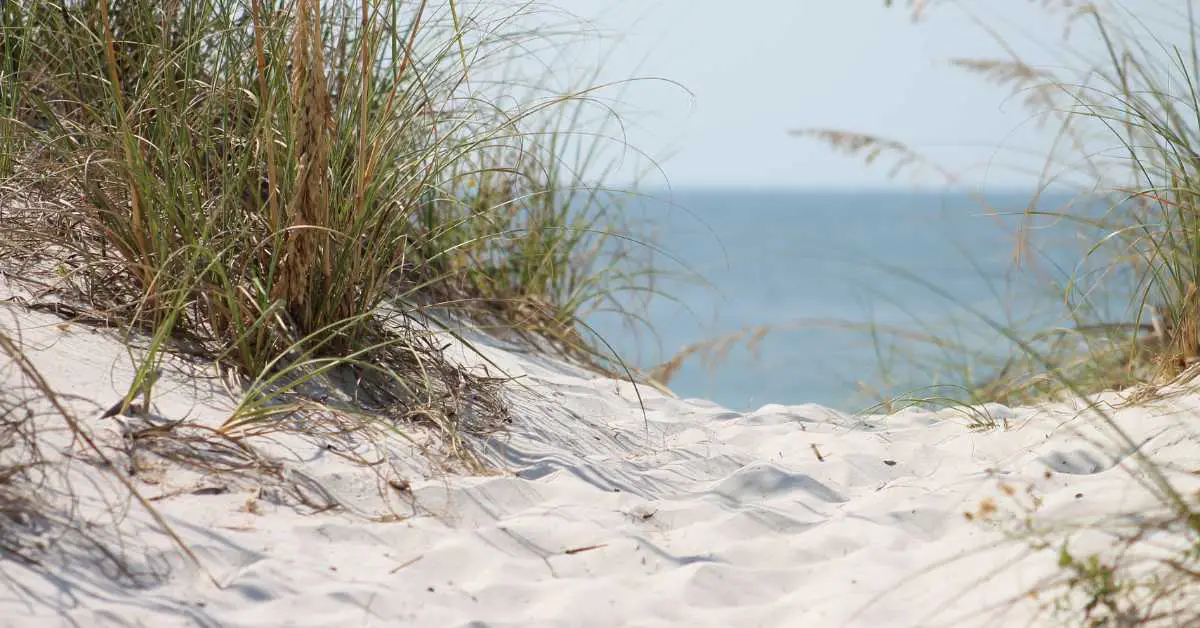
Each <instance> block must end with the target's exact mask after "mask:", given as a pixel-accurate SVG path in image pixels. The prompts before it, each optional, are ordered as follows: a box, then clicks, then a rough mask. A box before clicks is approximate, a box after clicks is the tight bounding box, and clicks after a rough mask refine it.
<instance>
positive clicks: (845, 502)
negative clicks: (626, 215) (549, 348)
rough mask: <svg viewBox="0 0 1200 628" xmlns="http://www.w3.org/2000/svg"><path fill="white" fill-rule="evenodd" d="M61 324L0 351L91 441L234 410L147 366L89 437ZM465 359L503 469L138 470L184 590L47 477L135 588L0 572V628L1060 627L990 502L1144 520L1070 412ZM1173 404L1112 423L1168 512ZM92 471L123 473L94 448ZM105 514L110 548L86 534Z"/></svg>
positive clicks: (74, 575) (19, 385)
mask: <svg viewBox="0 0 1200 628" xmlns="http://www.w3.org/2000/svg"><path fill="white" fill-rule="evenodd" d="M61 323H62V321H61V319H58V318H56V317H53V316H49V315H44V314H38V313H31V312H28V311H25V310H21V309H18V308H15V307H5V308H4V309H2V310H0V326H2V327H3V328H4V329H5V330H7V331H8V332H10V333H15V332H19V336H20V339H21V343H22V346H23V347H24V348H25V349H26V351H27V352H28V355H29V357H30V358H31V359H32V360H33V361H34V362H35V363H36V365H37V366H38V367H39V368H40V369H41V371H42V372H43V374H44V375H45V376H46V377H47V378H48V380H49V382H50V384H51V385H52V386H53V387H54V388H55V389H56V390H58V391H59V392H61V393H63V394H64V395H65V399H66V400H67V401H68V402H69V405H70V406H71V408H72V409H73V410H74V411H75V412H76V413H77V414H78V415H79V417H80V418H81V420H82V422H83V423H84V424H85V425H86V426H87V427H88V428H89V429H91V430H93V431H94V432H95V433H96V434H97V437H98V438H99V439H101V440H102V441H104V442H106V443H110V444H113V445H118V446H125V447H126V449H128V448H129V446H128V443H126V444H125V445H121V443H122V440H121V438H120V434H121V431H122V425H125V428H124V429H125V430H126V432H128V431H129V430H131V429H133V427H136V425H134V424H137V423H138V422H139V421H141V422H143V427H145V424H153V423H154V422H155V421H159V422H163V421H173V420H179V419H181V418H185V417H186V418H189V419H190V420H192V421H196V422H199V423H207V424H212V425H215V424H219V423H220V422H221V421H222V420H223V419H224V418H225V417H226V416H227V415H228V412H229V409H230V408H231V407H232V404H233V400H232V399H231V398H230V397H229V396H228V394H227V393H226V392H224V391H223V390H222V388H221V386H220V385H219V384H217V383H216V382H215V381H214V380H209V379H205V376H204V375H205V373H206V371H205V370H204V368H205V367H204V365H202V364H198V365H172V366H171V367H170V368H166V369H164V372H163V376H162V377H163V378H162V381H161V383H160V387H159V388H160V392H159V397H158V399H157V401H156V405H155V407H154V408H152V412H151V413H150V414H148V415H146V416H144V417H142V418H121V419H120V420H113V419H104V420H99V419H97V418H96V417H98V416H99V414H100V413H102V412H103V410H104V408H106V407H108V406H109V405H110V404H111V403H112V402H113V401H114V400H116V399H117V398H118V397H119V395H120V394H121V393H123V392H124V389H125V386H126V385H127V383H128V381H129V380H130V378H131V377H132V367H131V366H130V358H129V356H128V351H127V349H126V348H125V347H124V346H123V345H122V344H121V343H120V342H118V341H117V340H116V339H115V338H114V337H112V336H111V335H110V334H108V333H106V332H101V331H95V330H92V329H89V328H86V327H82V326H79V325H70V326H64V325H61ZM487 352H488V355H489V357H490V358H491V359H492V360H494V361H496V362H497V363H498V364H500V365H501V366H502V367H503V368H504V369H505V370H506V371H508V372H509V373H510V374H514V375H521V376H522V377H521V378H520V379H518V380H516V381H515V382H514V383H511V384H509V385H508V386H507V389H506V393H505V394H506V395H507V398H508V400H509V401H510V408H511V419H512V422H511V425H510V426H509V428H508V429H507V430H506V431H504V432H502V433H499V434H496V435H494V436H493V437H491V438H489V439H488V440H487V441H486V442H484V443H483V444H482V447H481V451H482V452H483V455H484V457H485V458H486V459H487V461H488V462H490V463H491V465H492V466H493V467H495V468H497V469H503V470H504V471H497V472H496V473H494V474H491V475H476V476H470V475H467V474H463V473H456V472H447V471H441V470H439V469H437V468H436V466H433V465H431V464H430V463H429V462H428V460H427V459H426V457H424V456H423V455H422V453H421V452H420V451H419V449H418V447H417V444H412V443H407V442H405V441H403V440H401V439H396V438H393V439H391V440H390V441H388V443H387V444H386V445H380V444H379V443H378V442H376V443H374V444H372V443H370V442H368V441H367V440H363V439H360V438H358V437H357V436H354V435H347V434H340V433H338V432H337V430H331V431H330V434H329V435H328V437H327V438H326V439H321V440H314V439H308V438H302V437H299V436H290V435H286V434H285V435H278V436H274V437H269V438H268V437H263V438H261V439H258V440H257V441H255V442H256V446H258V447H260V450H261V452H262V453H263V454H264V455H269V456H270V457H271V459H272V460H275V461H277V462H278V463H279V467H278V471H279V472H278V473H277V474H275V475H274V476H270V477H268V476H266V475H262V474H257V475H256V474H255V473H250V472H244V473H240V474H237V473H235V474H227V475H213V474H207V473H204V472H202V471H197V470H195V469H187V468H184V467H182V466H179V465H171V464H161V463H153V461H151V462H147V463H145V466H146V468H145V469H140V470H139V472H138V473H137V474H136V475H135V476H134V477H135V479H136V481H137V482H138V487H139V489H140V490H141V491H142V493H143V494H144V495H146V496H147V497H149V498H152V499H153V502H152V503H153V504H154V505H155V506H156V507H157V508H159V509H160V510H161V512H162V513H163V514H164V515H165V516H166V517H167V519H168V521H169V522H170V524H171V526H172V527H173V528H174V529H175V530H176V531H177V532H178V533H179V534H180V536H181V537H182V539H183V540H184V541H185V542H186V543H187V544H188V546H189V547H191V548H192V550H193V551H194V553H195V555H196V557H197V558H198V559H199V561H200V564H201V565H202V566H203V568H201V567H198V566H197V565H195V564H194V563H192V562H191V561H190V560H188V559H187V558H186V557H185V556H184V555H183V554H182V553H181V552H180V551H179V550H178V549H177V548H176V547H175V546H174V545H173V544H172V543H171V541H170V540H169V539H168V538H167V537H166V536H165V535H163V534H162V533H160V532H158V531H157V530H158V529H157V527H156V526H155V524H154V522H153V520H152V519H151V518H150V517H149V515H148V514H147V512H146V510H145V509H144V508H142V507H141V506H139V505H138V504H136V503H133V502H131V501H130V500H129V499H128V497H127V496H126V495H125V493H124V491H123V490H122V489H121V487H120V486H119V485H118V484H117V483H116V482H115V481H114V480H112V479H111V476H110V475H109V474H106V473H104V472H102V471H100V470H99V469H97V468H96V467H94V466H91V465H89V464H87V463H86V461H76V462H74V463H73V465H72V466H71V471H70V474H69V477H68V478H67V480H69V482H70V483H69V487H70V489H71V490H72V491H73V493H74V494H75V496H76V498H77V499H78V501H79V505H78V509H79V510H78V512H77V513H76V514H75V517H76V520H77V521H80V520H84V519H90V520H93V521H95V522H97V524H98V525H97V527H95V528H94V529H93V530H92V532H91V534H90V536H91V537H93V538H95V539H97V540H99V541H101V542H103V543H105V544H107V545H108V546H109V547H112V548H116V550H115V551H118V552H119V555H120V558H121V559H122V560H123V561H124V562H125V563H127V564H128V565H130V566H131V567H132V568H133V570H134V572H133V573H128V574H125V573H121V572H120V571H119V570H117V569H116V567H115V564H116V563H115V562H114V561H113V560H110V559H107V558H105V557H104V555H103V554H102V553H100V551H99V550H98V549H97V548H96V546H94V545H92V544H90V543H89V542H88V541H86V540H85V539H84V538H83V537H82V536H80V535H77V534H76V535H72V534H65V533H58V536H56V537H55V538H57V539H59V541H58V542H57V543H55V544H53V545H51V549H50V550H49V551H48V552H47V553H46V554H45V555H44V556H43V560H42V561H41V564H37V565H23V564H20V563H18V562H15V561H6V562H2V563H0V618H3V623H4V624H5V625H13V626H22V625H38V626H50V625H79V626H109V625H113V626H115V625H129V626H135V625H145V626H175V625H188V626H191V625H205V626H396V625H414V626H512V627H518V626H520V627H526V626H596V627H610V626H780V627H784V626H789V627H790V626H918V625H921V626H925V625H930V626H932V625H947V626H977V625H979V626H982V625H992V626H1011V625H1024V623H1025V622H1032V623H1033V624H1034V625H1048V626H1049V625H1060V624H1059V623H1058V622H1056V620H1055V619H1054V618H1053V616H1052V615H1048V614H1045V613H1042V614H1038V612H1037V611H1038V603H1037V602H1036V601H1033V600H1029V599H1027V598H1024V599H1023V598H1021V597H1020V596H1021V594H1022V593H1023V592H1024V591H1026V590H1027V589H1028V588H1029V587H1031V586H1033V585H1035V584H1036V583H1037V582H1038V581H1039V579H1041V578H1044V577H1047V576H1048V575H1052V574H1054V573H1055V571H1056V568H1055V552H1054V551H1053V550H1051V551H1048V552H1040V553H1032V552H1029V551H1028V548H1027V545H1025V544H1022V543H1019V542H1011V541H1008V542H1006V541H1005V539H1006V536H1005V534H1004V530H1006V529H1013V525H1015V521H1014V520H1013V519H1012V517H1011V516H1008V515H1006V514H1005V513H1007V512H1010V511H1012V509H1011V508H1009V506H1008V504H1009V503H1010V502H1011V500H1008V498H1007V497H1006V496H1005V495H1004V493H1003V489H1002V485H1004V486H1009V487H1012V488H1013V489H1014V490H1015V491H1016V495H1017V497H1018V498H1020V497H1023V496H1026V495H1027V493H1026V491H1027V490H1032V491H1033V493H1034V494H1036V495H1037V497H1038V498H1039V499H1040V500H1041V506H1040V509H1039V510H1038V518H1039V520H1041V521H1059V522H1088V521H1098V520H1099V518H1102V517H1108V516H1112V515H1114V514H1119V513H1132V514H1133V515H1137V516H1148V515H1149V514H1150V513H1152V512H1153V511H1154V510H1155V509H1156V501H1155V499H1154V498H1153V496H1152V495H1151V494H1150V493H1149V492H1148V491H1147V490H1145V489H1144V488H1142V487H1141V486H1140V485H1139V484H1138V483H1137V482H1136V481H1135V480H1134V477H1133V476H1132V475H1131V471H1135V467H1134V465H1133V464H1132V461H1131V458H1130V454H1131V452H1130V451H1128V448H1126V447H1123V446H1120V445H1118V444H1114V443H1112V442H1110V439H1107V438H1106V437H1105V436H1104V435H1103V433H1102V432H1100V431H1098V430H1097V429H1096V428H1094V427H1092V426H1091V425H1090V423H1089V422H1088V421H1087V420H1086V417H1081V416H1080V412H1079V411H1077V410H1076V409H1075V408H1074V407H1071V406H1069V405H1045V406H1041V407H1033V408H1014V409H1009V408H1004V407H1000V406H989V407H986V408H982V409H980V412H982V413H984V415H986V416H990V417H991V419H993V420H994V421H995V425H993V426H991V427H988V428H984V429H974V430H972V429H968V428H967V424H969V423H970V422H971V419H970V418H969V417H968V416H966V415H964V414H963V413H961V412H955V411H942V412H938V413H928V412H918V411H906V412H900V413H898V414H895V415H892V416H886V417H885V416H866V417H855V416H847V415H845V414H842V413H839V412H835V411H832V410H828V409H825V408H822V407H818V406H813V405H802V406H779V405H768V406H765V407H762V408H760V409H758V410H756V411H754V412H748V413H741V412H734V411H730V410H728V409H725V408H721V407H718V406H716V405H714V404H712V403H709V402H706V401H701V400H680V399H674V398H671V397H669V396H667V395H665V394H663V393H660V392H657V391H655V390H652V389H649V388H644V387H643V388H641V389H640V391H635V389H634V388H633V387H632V386H631V385H630V384H628V383H624V382H617V381H612V380H608V379H602V378H597V377H595V376H592V375H590V374H588V373H585V372H583V371H580V370H578V369H575V368H573V367H571V366H569V365H566V364H562V363H558V362H555V361H553V360H550V359H547V358H544V357H529V356H523V355H520V354H517V353H514V352H508V351H505V350H503V349H502V348H500V347H499V346H498V345H496V344H494V343H493V345H492V346H491V347H490V348H487ZM462 355H463V359H464V360H466V361H472V360H475V361H476V362H478V360H477V358H475V357H473V356H472V355H471V354H469V353H468V352H466V351H463V352H462ZM183 366H187V369H191V371H190V372H189V371H188V370H187V369H185V368H183ZM0 385H2V386H4V387H5V389H6V390H8V391H10V392H11V391H16V393H15V394H20V395H25V396H26V397H27V398H29V399H34V401H33V402H32V403H34V404H35V407H36V408H37V409H38V410H39V411H41V412H45V411H46V410H47V408H46V407H45V406H44V404H41V405H37V404H38V402H37V401H36V395H33V394H27V393H31V391H29V390H28V389H27V388H26V387H25V386H26V382H24V381H23V380H22V378H21V377H20V376H19V373H18V372H16V369H14V368H13V365H11V364H5V365H2V366H0ZM639 392H640V396H641V401H639V397H638V393H639ZM1106 400H1107V401H1109V402H1112V401H1115V400H1116V397H1115V396H1110V397H1107V398H1106ZM1198 405H1200V396H1196V395H1190V394H1179V395H1176V396H1173V397H1170V398H1168V399H1165V400H1163V401H1161V402H1157V403H1156V405H1155V406H1153V407H1149V406H1148V407H1136V408H1135V407H1131V408H1122V409H1120V410H1118V411H1117V417H1118V420H1119V421H1120V422H1121V424H1122V425H1123V426H1125V427H1126V428H1127V429H1128V430H1129V431H1130V433H1131V434H1132V435H1133V437H1134V439H1135V441H1136V442H1137V443H1139V445H1140V448H1141V451H1142V452H1143V453H1146V454H1149V455H1151V456H1154V457H1155V458H1156V459H1157V460H1159V461H1161V462H1163V463H1166V464H1169V465H1170V469H1169V470H1168V474H1169V475H1170V477H1171V478H1172V479H1173V480H1176V481H1177V482H1179V485H1180V486H1181V488H1183V489H1188V490H1191V489H1195V488H1196V486H1197V484H1198V483H1197V481H1196V480H1197V478H1196V477H1195V476H1194V475H1192V474H1191V473H1190V472H1191V471H1192V470H1194V469H1198V468H1200V447H1198V446H1197V440H1196V438H1195V434H1194V432H1193V431H1192V430H1191V429H1190V428H1189V427H1188V426H1187V420H1186V416H1187V415H1190V414H1191V413H1192V412H1194V411H1195V409H1196V407H1197V406H1198ZM319 418H320V417H319V416H312V417H310V418H309V420H319ZM39 420H41V421H42V422H43V423H44V426H45V429H46V430H52V429H53V426H55V425H61V423H60V422H56V421H57V419H55V418H54V417H53V416H51V415H50V414H49V413H46V414H45V416H44V417H43V418H42V419H39ZM131 426H132V427H131ZM416 439H417V441H418V444H419V443H421V442H428V436H427V435H421V434H420V433H417V434H416ZM43 440H44V442H45V443H46V444H47V448H48V450H54V449H56V448H57V449H63V448H65V446H66V444H67V436H66V434H65V432H63V431H62V430H61V429H58V431H57V432H54V431H47V432H45V433H44V434H43ZM351 452H353V453H358V454H361V455H363V456H364V457H370V456H378V457H379V458H378V459H382V460H385V461H386V463H387V464H382V465H377V466H376V467H372V468H365V467H363V466H362V465H357V464H354V463H352V462H350V461H348V460H347V459H346V458H345V457H344V456H343V455H341V454H347V453H351ZM47 455H50V456H51V457H53V454H52V453H50V454H47ZM112 455H113V456H114V458H113V459H114V460H119V461H121V464H130V459H129V457H128V456H126V455H125V454H122V453H121V452H120V451H119V450H118V449H113V454H112ZM135 457H136V456H135ZM381 469H385V470H386V472H384V471H381ZM1171 469H1173V470H1171ZM1135 475H1136V472H1135ZM65 482H66V480H57V481H56V480H53V479H51V480H50V484H47V485H46V486H45V487H44V488H43V489H41V490H44V491H45V495H46V496H47V497H51V498H53V499H59V500H60V503H61V499H62V498H60V497H58V496H57V493H56V492H55V491H62V490H65V488H66V487H67V486H68V484H66V483H65ZM1030 487H1032V488H1030ZM984 500H993V501H994V503H995V504H996V505H997V507H998V513H997V515H996V517H995V521H993V522H981V521H979V520H974V521H969V520H968V519H967V517H965V516H964V513H966V512H976V513H977V512H978V511H979V510H980V505H981V503H982V502H984ZM335 505H336V506H337V507H331V506H335ZM114 506H118V508H116V510H117V511H118V516H117V518H116V520H115V523H116V525H113V524H114V519H113V516H112V515H110V514H106V513H110V512H111V511H113V510H114ZM327 507H329V508H327ZM326 508H327V509H326ZM314 511H316V512H314ZM47 530H48V532H46V534H48V535H52V534H55V533H56V532H55V531H56V530H58V529H57V528H54V527H50V528H47ZM1109 542H1110V539H1108V538H1107V537H1106V536H1105V535H1104V534H1102V533H1100V532H1099V531H1092V532H1091V533H1090V535H1084V536H1083V537H1081V538H1079V539H1077V540H1076V541H1075V543H1077V544H1078V545H1077V546H1078V547H1079V549H1081V550H1086V549H1087V548H1089V547H1092V548H1094V549H1098V548H1103V547H1105V546H1106V545H1107V544H1109ZM209 575H211V579H210V577H209ZM214 580H215V582H214Z"/></svg>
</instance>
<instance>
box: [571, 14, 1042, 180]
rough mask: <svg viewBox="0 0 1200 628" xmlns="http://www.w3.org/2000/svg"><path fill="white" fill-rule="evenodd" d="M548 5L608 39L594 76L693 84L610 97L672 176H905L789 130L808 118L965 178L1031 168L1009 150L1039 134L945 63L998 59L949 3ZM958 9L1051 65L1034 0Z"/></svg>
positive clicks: (1006, 103)
mask: <svg viewBox="0 0 1200 628" xmlns="http://www.w3.org/2000/svg"><path fill="white" fill-rule="evenodd" d="M548 1H549V3H550V4H552V5H554V6H557V7H560V8H562V9H564V10H567V11H570V12H572V13H574V14H576V15H578V16H580V17H584V18H587V19H589V20H593V21H594V22H595V24H596V26H598V27H599V28H601V29H603V30H605V31H606V32H608V33H609V34H611V35H612V37H610V38H609V39H607V40H605V41H604V42H603V43H602V44H601V45H602V46H603V51H604V52H603V56H602V57H601V56H599V53H596V54H597V56H596V57H594V58H593V61H594V60H595V59H598V58H603V66H604V73H603V78H604V79H608V80H616V79H621V78H625V77H629V76H631V75H638V76H654V77H662V78H666V79H670V80H672V81H677V82H679V83H680V84H681V85H682V86H684V87H686V88H687V89H688V90H690V91H691V95H689V94H688V93H687V92H685V91H683V90H682V89H680V88H678V87H675V86H672V85H669V84H666V83H663V82H639V83H635V84H632V85H630V86H628V88H627V89H626V90H625V92H624V93H623V94H622V95H621V96H622V100H623V101H624V103H625V109H626V111H627V113H626V115H625V119H626V121H627V122H628V124H629V129H628V138H629V140H630V142H631V144H632V145H634V146H636V147H638V148H639V149H642V150H645V151H647V152H649V153H651V154H653V155H654V156H656V157H661V158H664V159H663V160H662V163H661V165H662V168H663V169H664V170H665V173H666V176H667V179H668V181H669V182H670V183H671V184H672V185H675V186H695V185H743V186H759V185H769V186H839V185H889V184H894V185H908V184H909V183H910V182H911V181H910V179H909V178H901V179H896V180H889V178H888V168H887V167H886V166H876V167H873V168H867V167H864V165H863V164H862V162H861V161H860V160H855V159H852V158H847V157H843V156H840V155H836V154H834V153H833V152H831V151H830V150H829V149H828V148H827V147H826V146H824V145H823V144H820V143H818V142H816V141H813V140H808V139H803V138H797V137H790V136H789V135H788V130H789V129H798V128H806V127H828V128H841V129H850V130H855V131H860V132H865V133H871V134H876V135H881V136H886V137H890V138H894V139H897V140H900V141H903V142H905V143H906V144H909V145H911V146H913V147H915V148H917V149H919V150H921V151H922V152H924V153H927V154H929V155H931V156H933V157H935V158H937V159H939V160H941V161H942V162H944V163H946V164H949V165H952V166H954V167H955V168H956V169H957V170H961V171H965V172H966V173H967V180H968V181H970V182H972V183H983V184H986V185H988V186H989V187H1012V186H1020V185H1029V184H1030V183H1031V182H1032V181H1033V177H1032V175H1029V174H1027V173H1023V172H1019V171H1014V169H1013V168H1012V166H1014V165H1022V166H1024V167H1025V169H1027V170H1028V169H1029V168H1035V169H1036V168H1038V167H1040V165H1041V162H1040V161H1039V160H1037V159H1033V158H1030V157H1024V158H1022V157H1020V153H1021V151H1033V152H1034V153H1035V154H1036V153H1037V152H1038V150H1039V147H1042V146H1045V145H1047V143H1048V142H1049V140H1050V138H1051V137H1052V129H1039V128H1037V126H1036V124H1035V123H1034V120H1033V119H1031V116H1030V114H1029V112H1028V111H1027V110H1025V109H1024V108H1023V107H1022V106H1021V104H1020V102H1019V99H1014V98H1012V97H1010V96H1009V94H1008V92H1007V91H1006V90H1005V89H1003V88H1000V87H996V86H992V85H989V84H988V83H986V82H985V81H983V80H981V79H979V78H978V77H975V76H972V75H969V74H967V73H964V72H963V71H962V70H959V69H956V68H953V67H951V66H950V65H949V63H948V62H947V61H948V60H949V59H951V58H956V57H959V58H963V57H965V58H995V57H1002V56H1003V55H1004V53H1003V49H1002V48H1001V46H1000V45H999V44H997V43H996V42H995V41H993V40H992V39H991V38H989V37H988V36H987V34H986V32H985V31H984V30H983V29H981V28H980V26H979V25H978V24H974V23H972V21H971V18H970V16H968V15H967V14H966V13H964V11H962V10H961V9H959V8H956V7H955V6H954V4H955V3H954V2H942V3H939V4H937V6H935V7H934V8H933V9H932V10H930V11H929V12H928V14H927V16H926V17H925V19H923V20H922V21H920V22H919V23H915V24H914V23H913V22H912V20H911V19H910V14H909V11H908V10H907V8H906V7H905V6H897V7H893V8H891V9H885V8H884V6H883V4H884V2H883V0H721V1H717V0H548ZM895 4H898V5H905V4H906V3H905V0H897V2H896V3H895ZM965 4H966V5H969V6H971V7H972V10H973V11H975V12H976V15H977V16H978V17H982V18H983V19H985V20H986V21H987V23H988V24H989V25H991V26H993V27H995V28H997V29H999V30H1002V31H1003V32H1004V33H1006V34H1007V35H1008V36H1009V37H1010V38H1011V44H1012V45H1013V46H1015V47H1016V48H1017V49H1019V50H1020V52H1021V54H1022V55H1023V56H1024V57H1025V58H1027V59H1028V60H1030V61H1032V62H1034V63H1037V64H1051V63H1061V57H1060V56H1059V55H1057V54H1051V53H1049V52H1048V51H1049V48H1047V47H1045V46H1044V45H1039V44H1038V43H1037V42H1042V43H1043V44H1050V43H1054V42H1055V41H1057V40H1058V39H1059V38H1060V37H1061V36H1062V32H1063V31H1062V26H1061V23H1060V22H1058V21H1056V20H1054V19H1052V18H1051V17H1049V16H1048V15H1047V14H1046V13H1045V12H1044V11H1043V10H1042V9H1040V8H1039V7H1038V5H1039V4H1040V3H1038V2H1028V1H1021V0H990V1H989V0H973V1H967V2H965ZM630 110H632V111H631V112H630ZM632 163H633V162H632V161H629V162H626V166H627V167H626V171H627V173H628V172H632V170H633V168H632ZM625 176H626V177H629V176H631V175H630V174H626V175H625ZM653 181H654V180H653V179H651V182H653ZM924 181H926V182H927V183H931V184H934V183H937V181H936V180H935V179H930V178H927V179H924ZM659 182H661V178H660V179H659Z"/></svg>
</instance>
